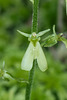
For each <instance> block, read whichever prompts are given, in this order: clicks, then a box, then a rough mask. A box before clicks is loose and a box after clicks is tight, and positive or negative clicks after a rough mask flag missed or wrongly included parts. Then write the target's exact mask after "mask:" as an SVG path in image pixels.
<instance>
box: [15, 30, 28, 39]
mask: <svg viewBox="0 0 67 100" xmlns="http://www.w3.org/2000/svg"><path fill="white" fill-rule="evenodd" d="M17 32H19V33H20V34H21V35H23V36H25V37H29V36H30V34H27V33H24V32H21V31H19V30H17Z"/></svg>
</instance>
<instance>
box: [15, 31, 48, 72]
mask: <svg viewBox="0 0 67 100" xmlns="http://www.w3.org/2000/svg"><path fill="white" fill-rule="evenodd" d="M17 31H18V32H19V33H20V34H22V35H23V36H25V37H28V40H29V41H30V43H29V46H28V48H27V50H26V53H25V55H24V57H23V59H22V62H21V69H22V70H26V71H30V70H31V69H32V67H33V61H34V59H37V63H38V66H39V68H40V70H41V71H45V70H46V69H47V61H46V57H45V55H44V52H43V50H42V48H41V45H40V43H39V40H40V36H42V35H44V34H45V33H46V32H49V31H50V29H47V30H44V31H42V32H39V33H38V34H36V33H35V32H33V33H32V34H27V33H24V32H21V31H19V30H17Z"/></svg>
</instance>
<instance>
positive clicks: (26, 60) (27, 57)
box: [21, 42, 34, 71]
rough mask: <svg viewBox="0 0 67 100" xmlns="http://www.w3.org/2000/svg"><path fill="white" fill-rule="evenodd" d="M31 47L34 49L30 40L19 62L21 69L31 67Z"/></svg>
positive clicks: (32, 57) (28, 69)
mask: <svg viewBox="0 0 67 100" xmlns="http://www.w3.org/2000/svg"><path fill="white" fill-rule="evenodd" d="M33 49H34V46H33V44H32V42H30V44H29V46H28V48H27V51H26V53H25V55H24V57H23V59H22V63H21V69H22V70H26V71H30V70H31V69H32V66H33V60H34V54H33Z"/></svg>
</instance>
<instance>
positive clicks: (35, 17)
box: [25, 0, 39, 100]
mask: <svg viewBox="0 0 67 100" xmlns="http://www.w3.org/2000/svg"><path fill="white" fill-rule="evenodd" d="M38 5H39V0H34V4H33V19H32V30H31V32H36V33H37V31H38ZM35 67H36V60H34V61H33V67H32V69H31V71H30V73H29V84H27V87H26V95H25V100H30V96H31V89H32V83H33V77H34V70H35Z"/></svg>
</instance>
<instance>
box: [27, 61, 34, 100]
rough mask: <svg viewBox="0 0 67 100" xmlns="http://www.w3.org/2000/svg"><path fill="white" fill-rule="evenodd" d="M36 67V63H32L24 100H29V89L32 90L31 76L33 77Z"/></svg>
mask: <svg viewBox="0 0 67 100" xmlns="http://www.w3.org/2000/svg"><path fill="white" fill-rule="evenodd" d="M35 66H36V61H35V60H34V62H33V68H32V69H31V71H30V74H29V84H27V87H26V96H25V100H30V96H31V88H32V83H33V76H34V68H35Z"/></svg>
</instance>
